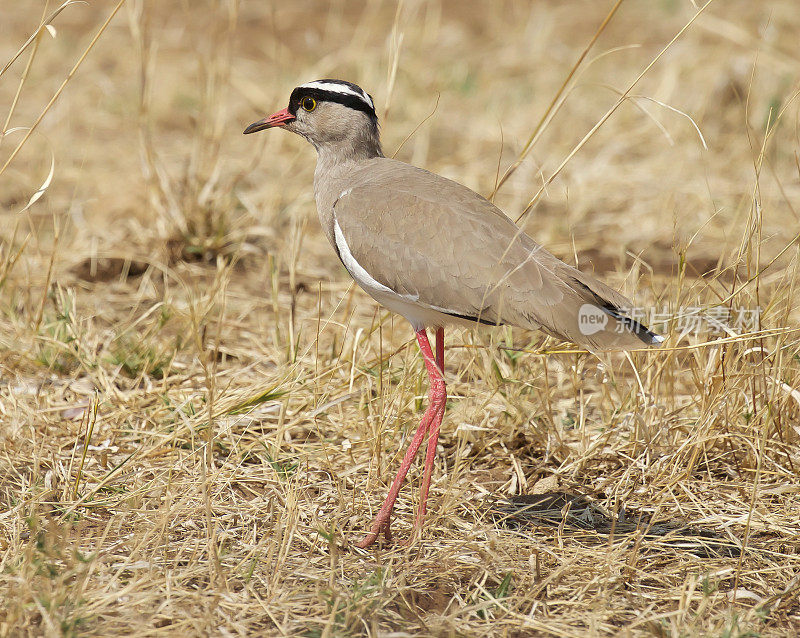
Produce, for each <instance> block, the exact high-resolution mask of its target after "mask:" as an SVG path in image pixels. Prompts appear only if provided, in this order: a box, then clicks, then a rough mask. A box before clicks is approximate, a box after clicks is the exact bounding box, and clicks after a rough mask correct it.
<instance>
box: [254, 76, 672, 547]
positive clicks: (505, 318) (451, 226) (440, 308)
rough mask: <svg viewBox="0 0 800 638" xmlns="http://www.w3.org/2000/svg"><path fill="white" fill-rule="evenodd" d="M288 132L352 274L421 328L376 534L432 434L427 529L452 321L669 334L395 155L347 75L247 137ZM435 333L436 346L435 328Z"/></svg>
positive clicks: (482, 203)
mask: <svg viewBox="0 0 800 638" xmlns="http://www.w3.org/2000/svg"><path fill="white" fill-rule="evenodd" d="M275 127H280V128H284V129H286V130H287V131H291V132H292V133H297V134H298V135H300V136H302V137H304V138H305V139H307V140H308V141H309V142H311V144H312V145H313V146H314V148H315V149H317V154H318V156H317V168H316V171H315V173H314V196H315V198H316V202H317V211H318V213H319V219H320V223H321V224H322V228H323V230H324V231H325V235H326V236H327V237H328V240H329V241H330V243H331V245H332V246H333V249H334V250H335V251H336V254H337V255H338V257H339V259H340V260H341V262H342V264H343V265H344V267H345V268H346V269H347V271H348V272H349V273H350V275H351V276H352V277H353V279H355V280H356V282H357V283H358V285H359V286H361V288H363V289H364V290H365V291H366V292H367V293H369V294H370V295H371V296H372V297H373V298H374V299H375V300H376V301H378V302H379V303H380V304H382V305H383V306H385V307H386V308H388V309H390V310H392V311H394V312H396V313H398V314H401V315H403V316H404V317H405V318H406V319H408V321H409V322H411V326H412V327H413V328H414V331H415V332H416V336H417V341H418V343H419V348H420V350H421V351H422V356H423V359H424V362H425V367H426V369H427V372H428V378H429V381H430V404H429V406H428V409H427V410H426V411H425V415H424V416H423V417H422V422H421V423H420V425H419V427H418V428H417V431H416V434H415V435H414V438H413V439H412V441H411V444H410V445H409V446H408V450H407V451H406V453H405V456H404V457H403V460H402V462H401V464H400V469H399V470H398V472H397V476H396V478H395V479H394V482H393V483H392V485H391V487H390V489H389V494H388V495H387V497H386V500H385V501H384V503H383V506H382V507H381V509H380V511H379V512H378V515H377V516H376V517H375V520H374V522H373V523H372V527H371V529H370V531H369V533H368V534H367V536H366V537H365V538H364V539H363V540H362V541H361V542H360V543H358V545H359V546H360V547H367V546H368V545H370V544H372V543H373V542H374V541H375V540H376V538H377V537H378V535H379V534H380V533H381V532H383V533H384V534H385V536H386V538H387V540H389V539H390V538H391V532H390V519H391V514H392V508H393V507H394V503H395V500H396V498H397V494H398V492H399V491H400V486H401V484H402V482H403V480H404V479H405V477H406V474H407V473H408V469H409V467H410V466H411V463H412V462H413V460H414V457H415V456H416V454H417V451H418V450H419V448H420V446H421V445H422V442H423V440H424V439H425V436H426V434H427V436H428V442H427V452H426V455H425V470H424V474H423V479H422V487H421V492H420V499H419V509H418V510H417V515H416V519H415V523H414V529H415V530H420V529H421V528H422V524H423V520H424V516H425V504H426V500H427V496H428V488H429V486H430V482H431V472H432V471H433V463H434V457H435V455H436V444H437V441H438V438H439V428H440V426H441V423H442V417H443V416H444V409H445V402H446V399H447V392H446V387H445V380H444V376H443V373H444V326H446V325H451V324H458V325H462V326H475V325H479V324H485V325H491V326H497V325H502V324H509V325H513V326H521V327H523V328H529V329H539V330H543V331H544V332H546V333H547V334H550V335H553V336H556V337H558V338H560V339H566V340H568V341H573V342H575V343H577V344H580V345H582V346H584V347H586V348H587V349H589V350H593V351H599V350H611V349H634V348H639V347H642V346H643V345H652V344H658V343H660V342H661V341H663V339H662V337H660V336H658V335H656V334H654V333H653V332H651V331H650V330H648V329H647V328H646V327H645V326H643V325H642V324H640V323H638V322H637V321H635V320H634V319H633V318H631V317H630V314H629V313H630V310H631V307H632V306H631V303H630V301H628V299H626V298H625V297H624V296H622V295H621V294H619V293H618V292H616V291H615V290H613V289H611V288H609V287H608V286H606V285H605V284H603V283H601V282H599V281H597V280H596V279H594V278H593V277H590V276H588V275H585V274H584V273H582V272H580V271H579V270H576V269H575V268H573V267H572V266H568V265H567V264H565V263H564V262H562V261H560V260H559V259H557V258H556V257H554V256H553V255H551V254H550V253H549V252H547V251H546V250H545V249H544V248H542V247H541V246H540V245H539V244H537V243H536V242H535V241H534V240H533V239H531V238H530V237H529V236H528V235H527V234H526V233H525V232H524V231H522V229H520V228H519V227H518V226H516V225H515V224H514V223H513V222H512V221H511V220H510V219H509V218H508V217H506V215H505V214H504V213H503V212H502V211H501V210H500V209H499V208H497V207H496V206H495V205H494V204H492V203H491V202H490V201H488V200H486V199H484V198H483V197H481V196H480V195H478V194H477V193H475V192H473V191H472V190H470V189H469V188H467V187H466V186H462V185H461V184H458V183H457V182H454V181H452V180H449V179H446V178H444V177H441V176H440V175H436V174H434V173H430V172H428V171H426V170H423V169H421V168H417V167H416V166H411V165H409V164H405V163H403V162H400V161H397V160H394V159H389V158H387V157H384V155H383V152H382V150H381V142H380V136H379V133H378V117H377V115H376V113H375V104H374V102H373V101H372V98H371V97H370V96H369V94H367V93H366V92H365V91H364V90H362V89H361V88H360V87H358V86H356V85H355V84H351V83H350V82H344V81H342V80H317V81H315V82H309V83H307V84H303V85H301V86H298V87H297V88H296V89H294V91H292V94H291V96H290V98H289V106H288V107H286V108H285V109H283V110H282V111H278V112H277V113H275V114H273V115H270V116H269V117H265V118H264V119H262V120H259V121H258V122H255V123H253V124H251V125H250V126H248V127H247V128H246V129H245V131H244V132H245V133H246V134H247V133H255V132H256V131H261V130H263V129H267V128H275ZM427 328H432V329H434V330H435V332H436V350H435V351H434V349H433V348H432V347H431V344H430V342H429V341H428V334H427V331H426V329H427Z"/></svg>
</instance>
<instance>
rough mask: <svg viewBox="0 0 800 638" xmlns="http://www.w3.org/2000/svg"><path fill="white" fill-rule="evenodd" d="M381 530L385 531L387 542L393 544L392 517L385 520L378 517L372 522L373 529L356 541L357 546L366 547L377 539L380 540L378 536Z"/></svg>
mask: <svg viewBox="0 0 800 638" xmlns="http://www.w3.org/2000/svg"><path fill="white" fill-rule="evenodd" d="M381 532H383V536H384V538H385V539H386V542H387V543H389V544H391V542H392V527H391V521H390V519H388V518H387V519H386V520H384V521H381V520H378V519H376V520H375V522H374V523H373V524H372V529H371V530H370V532H369V533H368V534H367V535H366V536H365V537H364V538H363V539H362V540H361V541H360V542H358V543H356V547H358V548H360V549H366V548H367V547H369V546H370V545H372V544H373V543H374V542H375V541H376V540H378V536H380V534H381Z"/></svg>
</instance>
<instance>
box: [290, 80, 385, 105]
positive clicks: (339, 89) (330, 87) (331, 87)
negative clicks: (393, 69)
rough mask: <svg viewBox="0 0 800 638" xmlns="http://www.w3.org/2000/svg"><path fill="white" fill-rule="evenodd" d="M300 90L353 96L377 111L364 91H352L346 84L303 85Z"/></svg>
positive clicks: (311, 83) (321, 83) (312, 83)
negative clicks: (316, 90)
mask: <svg viewBox="0 0 800 638" xmlns="http://www.w3.org/2000/svg"><path fill="white" fill-rule="evenodd" d="M299 88H301V89H319V90H320V91H330V92H331V93H343V94H344V95H352V96H354V97H357V98H359V99H360V100H361V101H362V102H364V103H365V104H366V105H367V106H369V108H371V109H372V110H373V111H374V110H375V105H374V104H373V103H372V100H371V99H370V97H369V95H367V94H366V93H365V92H364V91H363V90H362V91H361V92H359V91H356V90H354V89H351V88H350V87H349V86H347V85H346V84H339V83H338V82H309V83H308V84H303V85H301V86H300V87H299Z"/></svg>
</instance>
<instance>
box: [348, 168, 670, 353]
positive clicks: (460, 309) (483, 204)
mask: <svg viewBox="0 0 800 638" xmlns="http://www.w3.org/2000/svg"><path fill="white" fill-rule="evenodd" d="M351 184H353V186H352V187H351V188H349V189H348V190H347V191H345V192H344V193H343V194H342V196H341V197H340V198H339V199H338V200H337V201H336V203H335V204H334V209H333V210H334V215H335V218H336V221H337V223H338V224H339V227H340V228H341V231H342V233H343V235H344V237H345V239H346V241H347V245H348V247H349V249H350V252H351V253H352V255H353V257H354V258H355V259H356V261H358V263H359V264H360V265H361V266H362V267H363V268H364V269H365V270H366V271H367V272H368V273H369V274H370V276H371V277H373V278H374V279H375V280H376V281H378V282H379V283H381V284H383V285H384V286H386V287H388V288H390V289H391V290H393V291H395V292H397V293H399V294H403V295H409V296H412V297H415V298H417V299H418V301H419V303H421V304H425V305H428V306H430V307H433V308H437V309H440V310H442V311H443V312H446V313H448V314H451V315H453V316H457V317H462V318H469V319H474V320H476V321H481V322H483V323H491V324H512V325H517V326H522V327H526V328H542V329H543V330H545V331H546V332H548V333H550V334H553V335H555V336H558V337H561V338H564V339H567V340H570V341H573V342H576V343H579V344H582V345H585V346H587V347H590V348H593V349H609V348H635V347H641V346H642V345H643V342H644V343H648V344H649V343H653V342H654V341H655V342H657V341H658V339H657V338H656V335H654V334H653V333H651V332H650V331H648V330H647V329H646V328H644V327H643V326H641V325H640V324H638V323H636V322H635V321H633V320H631V319H629V318H627V316H626V315H625V310H626V309H628V308H630V307H631V306H632V304H631V303H630V302H629V301H628V300H627V299H626V298H625V297H624V296H622V295H621V294H619V293H618V292H616V291H614V290H613V289H611V288H609V287H608V286H606V285H605V284H603V283H601V282H599V281H597V280H596V279H594V278H592V277H590V276H588V275H585V274H583V273H581V272H580V271H578V270H576V269H575V268H572V267H571V266H568V265H567V264H565V263H564V262H562V261H560V260H559V259H557V258H556V257H554V256H553V255H551V254H550V253H549V252H547V251H546V250H545V249H544V248H542V247H541V246H540V245H539V244H537V243H536V242H535V241H533V239H531V238H530V237H529V236H528V235H526V234H525V233H524V232H523V231H522V230H520V229H519V228H518V227H517V226H516V225H515V224H514V223H513V222H512V221H511V220H510V219H508V217H506V216H505V215H504V214H503V212H502V211H500V209H498V208H497V207H496V206H494V204H492V203H491V202H489V201H488V200H486V199H484V198H483V197H481V196H480V195H478V194H477V193H475V192H473V191H471V190H470V189H468V188H466V187H465V186H462V185H461V184H458V183H456V182H453V181H451V180H448V179H446V178H444V177H441V176H439V175H435V174H433V173H429V172H427V171H424V170H422V169H419V168H416V167H413V166H410V165H408V164H404V163H402V162H398V161H395V160H390V159H386V158H377V159H375V160H372V161H370V162H368V163H366V164H365V165H364V166H362V167H361V168H360V169H359V171H358V173H357V174H355V175H353V176H352V181H351Z"/></svg>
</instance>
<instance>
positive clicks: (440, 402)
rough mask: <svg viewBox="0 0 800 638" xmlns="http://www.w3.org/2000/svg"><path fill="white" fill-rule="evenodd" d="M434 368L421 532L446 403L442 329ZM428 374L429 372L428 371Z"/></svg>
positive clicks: (416, 527)
mask: <svg viewBox="0 0 800 638" xmlns="http://www.w3.org/2000/svg"><path fill="white" fill-rule="evenodd" d="M436 366H437V367H438V368H439V369H438V371H437V372H438V373H439V375H438V379H436V378H434V377H433V376H432V375H431V406H434V405H435V406H436V407H437V411H436V414H435V415H434V416H433V418H432V419H431V424H430V428H429V434H428V448H427V450H426V451H425V473H424V474H423V477H422V488H421V489H420V498H419V509H418V510H417V518H416V519H415V521H414V531H415V532H417V531H421V530H422V525H423V523H424V521H425V504H426V502H427V500H428V489H429V488H430V486H431V475H432V474H433V462H434V460H435V458H436V445H437V444H438V442H439V428H440V426H441V425H442V418H444V408H445V404H446V403H447V387H446V386H445V383H444V377H443V376H442V375H443V374H444V328H437V330H436ZM429 373H430V370H429Z"/></svg>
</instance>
